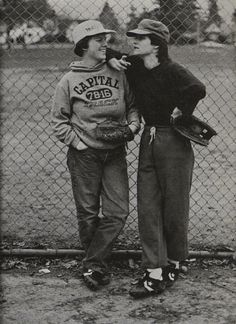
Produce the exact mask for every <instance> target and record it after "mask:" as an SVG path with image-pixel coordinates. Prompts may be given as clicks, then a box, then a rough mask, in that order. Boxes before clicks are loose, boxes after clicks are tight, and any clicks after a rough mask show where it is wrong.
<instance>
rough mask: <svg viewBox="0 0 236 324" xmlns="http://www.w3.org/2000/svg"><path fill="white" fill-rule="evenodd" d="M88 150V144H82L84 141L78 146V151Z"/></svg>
mask: <svg viewBox="0 0 236 324" xmlns="http://www.w3.org/2000/svg"><path fill="white" fill-rule="evenodd" d="M86 148H88V146H87V145H86V144H84V142H82V141H80V142H79V144H78V145H77V146H76V149H77V150H78V151H82V150H85V149H86Z"/></svg>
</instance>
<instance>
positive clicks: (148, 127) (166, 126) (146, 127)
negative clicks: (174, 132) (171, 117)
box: [144, 125, 173, 130]
mask: <svg viewBox="0 0 236 324" xmlns="http://www.w3.org/2000/svg"><path fill="white" fill-rule="evenodd" d="M151 128H156V129H163V130H164V129H173V128H172V126H171V125H165V126H164V125H144V129H145V130H149V129H151Z"/></svg>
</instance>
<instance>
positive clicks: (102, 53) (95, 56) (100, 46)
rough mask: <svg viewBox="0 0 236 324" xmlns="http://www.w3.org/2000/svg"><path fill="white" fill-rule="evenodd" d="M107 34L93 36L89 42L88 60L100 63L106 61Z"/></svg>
mask: <svg viewBox="0 0 236 324" xmlns="http://www.w3.org/2000/svg"><path fill="white" fill-rule="evenodd" d="M107 37H108V36H107V34H98V35H95V36H92V37H91V38H90V39H89V41H88V49H87V50H86V56H87V58H90V59H91V60H94V61H97V62H100V61H103V60H105V59H106V49H107Z"/></svg>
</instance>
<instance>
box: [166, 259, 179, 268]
mask: <svg viewBox="0 0 236 324" xmlns="http://www.w3.org/2000/svg"><path fill="white" fill-rule="evenodd" d="M168 262H169V263H171V264H174V265H175V269H179V261H175V260H171V259H168Z"/></svg>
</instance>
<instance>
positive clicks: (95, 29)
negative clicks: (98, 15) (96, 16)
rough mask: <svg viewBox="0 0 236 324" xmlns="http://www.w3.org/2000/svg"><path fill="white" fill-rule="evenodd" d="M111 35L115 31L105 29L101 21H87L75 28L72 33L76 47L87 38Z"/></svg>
mask: <svg viewBox="0 0 236 324" xmlns="http://www.w3.org/2000/svg"><path fill="white" fill-rule="evenodd" d="M110 33H115V31H114V30H111V29H105V28H104V27H103V25H102V23H100V21H97V20H86V21H84V22H82V23H80V24H79V25H78V26H76V27H75V28H74V30H73V32H72V39H73V42H74V44H75V45H76V44H77V43H78V42H79V41H81V40H82V39H83V38H85V37H87V36H94V35H97V34H110Z"/></svg>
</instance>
